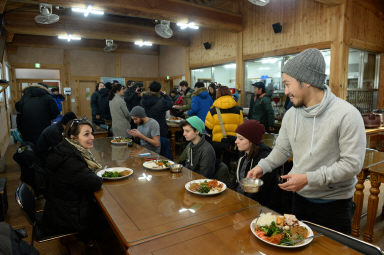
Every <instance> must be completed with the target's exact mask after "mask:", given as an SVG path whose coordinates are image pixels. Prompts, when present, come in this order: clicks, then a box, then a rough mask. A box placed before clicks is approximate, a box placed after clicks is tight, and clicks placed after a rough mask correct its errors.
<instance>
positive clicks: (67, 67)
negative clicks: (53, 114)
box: [60, 50, 74, 113]
mask: <svg viewBox="0 0 384 255" xmlns="http://www.w3.org/2000/svg"><path fill="white" fill-rule="evenodd" d="M63 60H64V63H63V68H62V69H61V70H60V79H61V81H62V84H63V86H62V87H63V88H64V87H71V63H70V55H69V50H64V57H63ZM73 93H74V91H72V94H73ZM71 100H72V95H66V96H65V101H64V102H65V103H64V105H63V106H64V109H63V113H64V112H68V111H73V109H72V103H71Z"/></svg>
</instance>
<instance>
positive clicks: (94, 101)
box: [91, 90, 102, 124]
mask: <svg viewBox="0 0 384 255" xmlns="http://www.w3.org/2000/svg"><path fill="white" fill-rule="evenodd" d="M100 97H101V95H100V92H99V91H98V90H96V91H95V92H93V93H92V96H91V109H92V122H93V123H95V124H100V123H102V121H101V120H100V119H96V115H100V113H101V112H100V108H99V101H100Z"/></svg>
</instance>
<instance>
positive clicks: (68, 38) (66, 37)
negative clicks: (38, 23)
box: [58, 34, 81, 42]
mask: <svg viewBox="0 0 384 255" xmlns="http://www.w3.org/2000/svg"><path fill="white" fill-rule="evenodd" d="M58 38H59V39H62V40H67V41H68V42H70V41H71V40H77V41H78V40H81V37H80V36H78V35H70V34H68V35H59V36H58Z"/></svg>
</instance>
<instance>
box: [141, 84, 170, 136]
mask: <svg viewBox="0 0 384 255" xmlns="http://www.w3.org/2000/svg"><path fill="white" fill-rule="evenodd" d="M140 104H141V105H142V106H143V107H144V109H145V113H146V114H147V116H148V117H150V118H152V119H155V120H156V121H157V122H158V123H159V126H160V136H163V137H167V135H168V125H167V122H166V120H165V113H166V111H168V110H169V109H171V108H172V105H173V101H172V99H171V97H170V96H168V95H164V94H163V93H160V92H152V91H150V92H144V93H143V96H142V98H141V102H140Z"/></svg>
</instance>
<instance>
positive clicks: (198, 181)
mask: <svg viewBox="0 0 384 255" xmlns="http://www.w3.org/2000/svg"><path fill="white" fill-rule="evenodd" d="M204 181H208V182H209V181H212V179H199V180H193V181H190V182H187V183H186V184H185V189H186V190H188V191H189V192H191V193H193V194H196V195H201V196H213V195H217V194H220V193H222V192H224V190H226V189H227V185H225V183H224V182H221V181H217V182H218V183H219V184H223V188H222V189H221V191H215V192H210V193H200V192H197V191H193V190H190V189H189V185H191V184H192V183H201V182H204Z"/></svg>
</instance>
